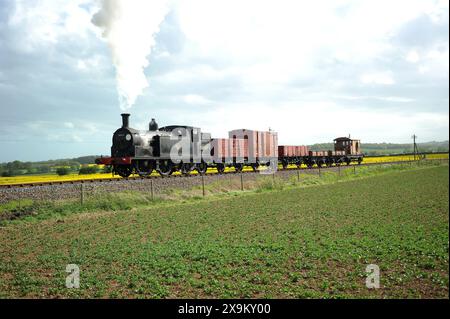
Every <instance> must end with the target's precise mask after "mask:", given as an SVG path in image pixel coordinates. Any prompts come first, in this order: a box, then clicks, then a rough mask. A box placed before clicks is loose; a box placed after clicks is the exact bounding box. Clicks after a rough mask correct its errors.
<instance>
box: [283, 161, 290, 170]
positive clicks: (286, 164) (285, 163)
mask: <svg viewBox="0 0 450 319" xmlns="http://www.w3.org/2000/svg"><path fill="white" fill-rule="evenodd" d="M288 164H289V163H288V162H287V161H286V160H283V161H281V165H282V166H283V169H286V168H287V167H288Z"/></svg>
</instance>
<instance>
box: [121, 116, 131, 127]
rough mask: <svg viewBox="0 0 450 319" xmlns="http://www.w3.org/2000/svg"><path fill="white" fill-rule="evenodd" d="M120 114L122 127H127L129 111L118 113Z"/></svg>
mask: <svg viewBox="0 0 450 319" xmlns="http://www.w3.org/2000/svg"><path fill="white" fill-rule="evenodd" d="M120 115H121V116H122V127H128V126H129V125H130V120H129V118H130V114H129V113H122V114H120Z"/></svg>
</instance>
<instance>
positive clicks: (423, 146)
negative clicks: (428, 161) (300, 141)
mask: <svg viewBox="0 0 450 319" xmlns="http://www.w3.org/2000/svg"><path fill="white" fill-rule="evenodd" d="M309 147H310V148H311V150H313V151H326V150H330V149H332V148H333V143H323V144H313V145H310V146H309ZM361 147H362V151H363V153H364V154H366V155H386V154H404V153H412V152H413V145H412V143H409V144H394V143H361ZM417 147H418V148H419V152H424V153H429V152H448V150H449V141H443V142H435V141H432V142H426V143H418V144H417Z"/></svg>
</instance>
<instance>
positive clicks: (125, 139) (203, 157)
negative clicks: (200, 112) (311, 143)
mask: <svg viewBox="0 0 450 319" xmlns="http://www.w3.org/2000/svg"><path fill="white" fill-rule="evenodd" d="M121 116H122V127H120V128H119V129H117V130H116V131H115V132H114V134H113V138H112V147H111V157H101V158H98V159H96V163H97V164H103V165H110V166H112V168H113V172H114V173H116V174H118V175H120V176H122V177H124V178H126V177H129V176H130V175H131V174H134V173H136V174H139V175H140V176H149V175H150V174H151V173H152V172H153V170H156V171H157V172H158V173H159V174H160V175H161V176H168V175H171V174H172V173H174V172H176V171H179V172H181V173H182V174H189V173H190V172H191V171H193V170H196V171H197V172H198V173H199V174H205V173H206V171H207V169H208V167H214V168H216V169H217V171H218V172H219V173H223V172H224V171H225V168H226V167H233V168H234V169H235V170H236V171H237V172H240V171H242V169H243V168H244V167H245V166H250V167H252V168H253V169H254V170H255V171H256V170H258V169H259V167H260V166H261V165H265V166H268V168H270V169H274V168H275V169H276V167H278V164H281V165H282V166H283V167H284V168H286V167H287V166H288V165H290V164H295V165H297V166H298V167H300V165H302V164H306V165H307V166H308V167H313V166H314V165H317V166H319V167H321V166H323V165H326V166H331V165H341V164H343V163H346V164H347V165H350V163H351V162H357V163H358V164H360V163H361V162H362V160H363V155H362V154H361V152H360V141H359V140H353V139H350V138H346V137H341V138H337V139H335V140H334V151H326V152H315V151H310V150H309V149H308V147H307V146H283V145H278V135H277V133H276V132H272V131H268V132H263V131H255V130H248V129H239V130H233V131H230V132H229V137H228V138H214V139H213V138H211V134H210V133H205V132H202V131H201V129H200V128H198V127H192V126H185V125H170V126H164V127H159V126H158V124H157V123H156V121H155V119H152V120H151V122H150V123H149V127H148V130H137V129H134V128H131V127H130V125H129V118H130V114H128V113H124V114H121Z"/></svg>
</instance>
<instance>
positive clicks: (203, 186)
mask: <svg viewBox="0 0 450 319" xmlns="http://www.w3.org/2000/svg"><path fill="white" fill-rule="evenodd" d="M202 192H203V196H205V178H204V176H203V175H202Z"/></svg>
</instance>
